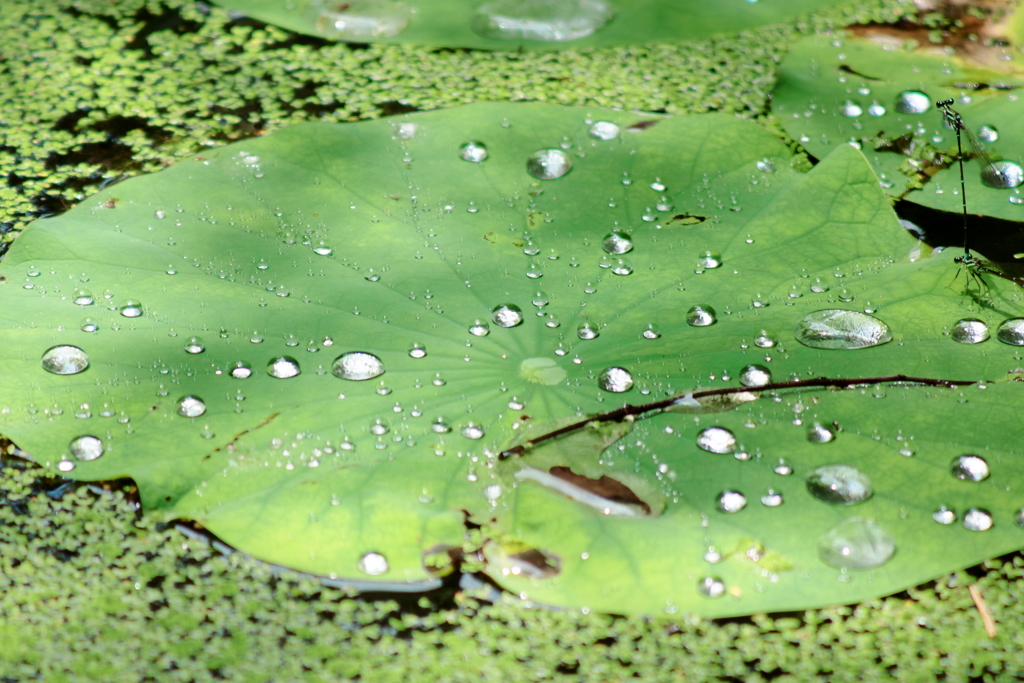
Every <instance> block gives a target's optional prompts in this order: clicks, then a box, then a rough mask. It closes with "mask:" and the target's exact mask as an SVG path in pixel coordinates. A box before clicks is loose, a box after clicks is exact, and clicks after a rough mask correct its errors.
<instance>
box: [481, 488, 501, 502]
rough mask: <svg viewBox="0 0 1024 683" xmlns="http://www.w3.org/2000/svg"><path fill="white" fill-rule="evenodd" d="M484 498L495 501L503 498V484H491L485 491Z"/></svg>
mask: <svg viewBox="0 0 1024 683" xmlns="http://www.w3.org/2000/svg"><path fill="white" fill-rule="evenodd" d="M484 498H486V499H487V500H490V501H495V500H498V499H499V498H501V484H491V485H490V486H488V487H486V488H485V489H484Z"/></svg>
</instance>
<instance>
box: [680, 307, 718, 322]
mask: <svg viewBox="0 0 1024 683" xmlns="http://www.w3.org/2000/svg"><path fill="white" fill-rule="evenodd" d="M717 320H718V318H717V317H716V316H715V309H713V308H711V306H706V305H703V304H697V305H696V306H693V307H691V308H690V310H688V311H687V312H686V324H687V325H692V326H693V327H707V326H708V325H714V324H715V322H716V321H717Z"/></svg>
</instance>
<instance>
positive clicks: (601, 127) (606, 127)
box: [590, 121, 619, 140]
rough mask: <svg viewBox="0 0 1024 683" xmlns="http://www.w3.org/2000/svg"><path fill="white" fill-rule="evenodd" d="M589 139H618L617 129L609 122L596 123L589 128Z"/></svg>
mask: <svg viewBox="0 0 1024 683" xmlns="http://www.w3.org/2000/svg"><path fill="white" fill-rule="evenodd" d="M590 137H592V138H597V139H598V140H614V139H615V138H617V137H619V127H618V126H617V125H615V124H614V123H612V122H611V121H597V122H595V123H594V125H592V126H591V127H590Z"/></svg>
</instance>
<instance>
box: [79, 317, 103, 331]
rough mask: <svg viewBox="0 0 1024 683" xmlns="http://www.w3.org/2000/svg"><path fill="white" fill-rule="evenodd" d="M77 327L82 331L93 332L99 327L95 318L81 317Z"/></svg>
mask: <svg viewBox="0 0 1024 683" xmlns="http://www.w3.org/2000/svg"><path fill="white" fill-rule="evenodd" d="M78 327H79V329H80V330H82V332H95V331H96V330H98V329H100V326H99V324H98V323H97V322H96V319H95V318H82V322H81V323H79V325H78Z"/></svg>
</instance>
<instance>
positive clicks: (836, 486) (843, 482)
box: [807, 465, 874, 505]
mask: <svg viewBox="0 0 1024 683" xmlns="http://www.w3.org/2000/svg"><path fill="white" fill-rule="evenodd" d="M807 490H808V491H810V493H811V495H812V496H814V497H815V498H817V499H818V500H820V501H824V502H826V503H831V504H833V505H854V504H855V503H861V502H864V501H865V500H867V499H868V498H870V497H871V495H872V494H873V493H874V489H872V487H871V480H870V479H868V476H867V475H866V474H864V473H863V472H861V471H860V470H858V469H856V468H854V467H850V466H849V465H824V466H823V467H819V468H817V469H816V470H814V471H813V472H811V474H810V475H808V477H807Z"/></svg>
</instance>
